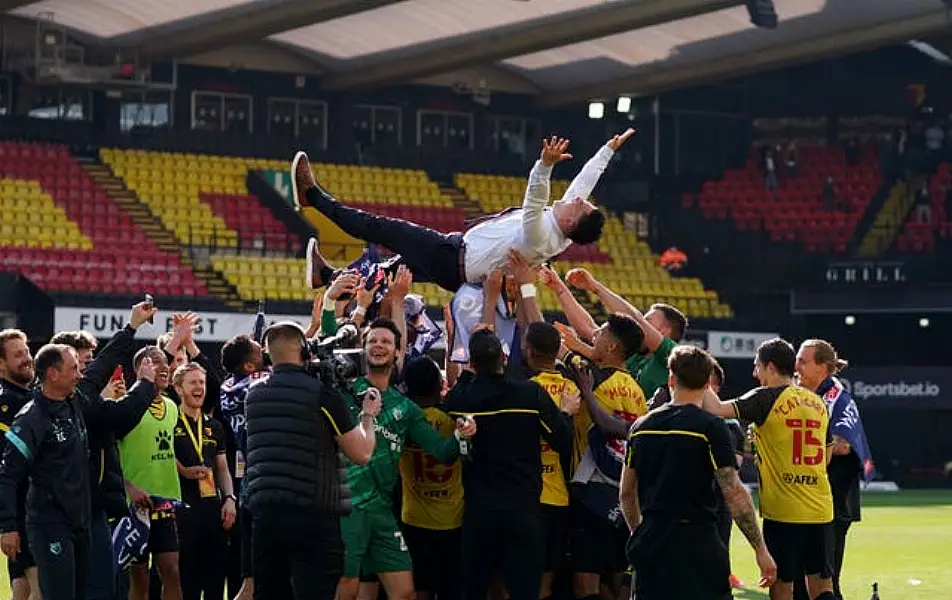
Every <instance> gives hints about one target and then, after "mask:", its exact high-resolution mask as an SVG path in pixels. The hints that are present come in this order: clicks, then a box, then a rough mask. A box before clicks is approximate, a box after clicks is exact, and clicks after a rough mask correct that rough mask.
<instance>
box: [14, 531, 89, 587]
mask: <svg viewBox="0 0 952 600" xmlns="http://www.w3.org/2000/svg"><path fill="white" fill-rule="evenodd" d="M27 535H28V536H29V538H30V547H31V548H33V558H34V559H35V560H36V574H37V578H38V579H39V583H40V593H41V595H42V596H43V598H44V600H84V598H85V597H86V569H87V568H88V567H89V544H90V540H89V530H88V529H81V530H73V529H70V528H69V527H67V526H65V525H48V524H36V525H28V526H27Z"/></svg>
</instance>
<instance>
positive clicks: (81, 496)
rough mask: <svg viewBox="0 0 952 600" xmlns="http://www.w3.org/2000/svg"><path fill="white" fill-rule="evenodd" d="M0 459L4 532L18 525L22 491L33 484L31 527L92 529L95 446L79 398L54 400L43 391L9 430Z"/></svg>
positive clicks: (28, 499)
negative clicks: (91, 466) (0, 459)
mask: <svg viewBox="0 0 952 600" xmlns="http://www.w3.org/2000/svg"><path fill="white" fill-rule="evenodd" d="M5 436H6V438H7V444H6V447H5V448H4V450H3V462H2V463H0V531H3V532H7V531H15V530H16V529H17V521H18V520H19V519H18V515H17V508H18V507H17V502H16V495H17V491H18V490H19V489H21V487H22V486H25V485H27V478H28V477H29V491H28V492H27V497H26V525H27V527H31V526H44V525H60V526H66V527H68V528H70V529H72V530H83V529H86V528H88V527H89V519H90V505H89V491H90V490H89V469H88V468H87V467H88V462H87V461H88V459H89V446H88V444H87V435H86V424H85V422H84V421H83V415H82V412H81V411H80V410H79V407H78V406H77V402H76V400H75V399H74V398H69V399H67V400H65V401H61V402H54V401H52V400H49V399H48V398H46V397H45V396H43V394H42V393H41V392H40V390H35V391H34V392H33V400H32V402H30V403H28V404H27V405H26V406H24V407H23V409H22V410H21V411H20V414H18V415H17V417H16V419H14V421H13V424H12V425H11V426H10V430H9V431H7V432H6V434H5Z"/></svg>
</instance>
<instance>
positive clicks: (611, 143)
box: [607, 127, 637, 152]
mask: <svg viewBox="0 0 952 600" xmlns="http://www.w3.org/2000/svg"><path fill="white" fill-rule="evenodd" d="M636 131H637V130H636V129H633V128H631V127H629V128H628V129H626V130H625V132H624V133H622V134H621V135H616V136H613V137H612V139H610V140H608V144H607V145H608V147H609V148H611V149H612V150H614V151H616V152H617V151H618V149H619V148H620V147H621V145H622V144H624V143H625V142H626V141H628V138H630V137H631V136H633V135H635V132H636Z"/></svg>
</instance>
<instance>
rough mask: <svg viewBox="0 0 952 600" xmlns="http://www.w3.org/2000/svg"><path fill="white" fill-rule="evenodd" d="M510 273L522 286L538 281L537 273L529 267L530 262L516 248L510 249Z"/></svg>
mask: <svg viewBox="0 0 952 600" xmlns="http://www.w3.org/2000/svg"><path fill="white" fill-rule="evenodd" d="M509 273H510V274H511V275H512V277H513V279H515V280H516V284H517V285H520V286H522V285H525V284H527V283H532V282H533V281H535V279H536V273H535V271H534V270H533V269H532V267H530V266H529V262H528V261H527V260H526V259H525V257H524V256H522V254H520V253H519V251H518V250H516V249H515V248H510V249H509Z"/></svg>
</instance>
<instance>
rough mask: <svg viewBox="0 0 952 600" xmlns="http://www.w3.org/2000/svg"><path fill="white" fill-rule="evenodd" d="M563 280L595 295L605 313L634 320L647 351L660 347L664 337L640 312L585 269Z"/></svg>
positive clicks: (570, 272)
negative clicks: (640, 331) (620, 315)
mask: <svg viewBox="0 0 952 600" xmlns="http://www.w3.org/2000/svg"><path fill="white" fill-rule="evenodd" d="M565 280H566V281H567V282H568V283H569V284H570V285H572V286H573V287H576V288H578V289H580V290H585V291H586V292H591V293H593V294H595V295H596V296H597V297H598V301H599V302H601V303H602V306H603V307H604V308H605V311H606V312H608V313H621V314H623V315H628V316H630V317H631V318H632V319H634V320H635V322H637V323H638V326H639V327H641V330H642V331H643V332H644V333H645V347H646V348H647V349H648V351H650V352H654V351H655V350H657V349H658V347H659V346H661V343H662V342H663V341H664V336H663V335H661V332H660V331H658V330H657V329H656V328H655V326H654V325H652V324H651V323H649V322H648V320H647V319H645V316H644V315H643V314H642V313H641V311H640V310H638V309H637V308H636V307H635V306H634V305H633V304H631V303H630V302H628V301H627V300H625V299H624V298H622V297H621V296H620V295H619V294H617V293H615V292H614V291H612V290H611V288H609V287H608V286H607V285H605V284H604V283H602V282H600V281H598V280H597V279H595V277H594V276H593V275H592V274H591V273H589V272H588V270H587V269H581V268H579V269H572V270H571V271H569V272H568V273H567V274H566V275H565Z"/></svg>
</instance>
